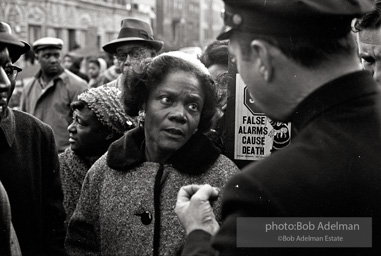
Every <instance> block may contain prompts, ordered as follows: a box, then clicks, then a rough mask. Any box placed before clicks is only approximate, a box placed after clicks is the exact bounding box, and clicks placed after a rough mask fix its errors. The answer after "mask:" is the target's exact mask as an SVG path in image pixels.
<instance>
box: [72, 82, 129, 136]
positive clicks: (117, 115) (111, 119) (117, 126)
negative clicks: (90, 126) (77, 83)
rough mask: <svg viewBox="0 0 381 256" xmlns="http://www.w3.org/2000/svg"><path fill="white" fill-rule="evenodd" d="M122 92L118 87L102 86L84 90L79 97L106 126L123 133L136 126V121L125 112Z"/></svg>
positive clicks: (115, 131)
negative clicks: (121, 98) (121, 96)
mask: <svg viewBox="0 0 381 256" xmlns="http://www.w3.org/2000/svg"><path fill="white" fill-rule="evenodd" d="M120 94H121V91H120V90H119V89H118V88H115V87H104V86H100V87H97V88H91V89H89V90H86V91H84V92H83V93H81V94H80V95H78V99H79V100H82V101H84V102H86V104H87V106H88V107H89V109H91V110H92V111H93V112H94V113H95V115H96V117H97V119H98V120H99V121H100V122H101V123H102V124H103V125H104V126H106V127H108V128H109V129H110V130H111V131H112V132H114V133H117V134H123V133H124V132H125V131H127V130H129V129H131V128H133V127H135V126H136V122H135V121H134V119H132V118H131V117H129V116H127V115H126V114H125V113H124V110H123V107H122V105H121V103H120V100H119V99H120Z"/></svg>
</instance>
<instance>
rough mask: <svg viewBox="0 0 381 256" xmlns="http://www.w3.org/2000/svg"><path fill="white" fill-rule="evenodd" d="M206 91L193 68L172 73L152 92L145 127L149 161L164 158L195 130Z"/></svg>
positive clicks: (146, 110)
mask: <svg viewBox="0 0 381 256" xmlns="http://www.w3.org/2000/svg"><path fill="white" fill-rule="evenodd" d="M204 100H205V95H204V92H203V90H202V88H201V85H200V84H199V81H198V80H197V78H196V76H195V75H193V74H192V73H190V72H185V71H178V72H173V73H169V74H168V75H167V76H166V77H165V79H164V80H163V81H162V82H161V83H160V84H158V85H157V87H156V88H155V89H153V90H152V91H151V92H150V95H149V97H148V100H147V102H146V105H145V112H146V118H145V122H144V130H145V137H146V150H147V151H146V155H147V153H148V156H149V157H148V158H150V159H147V160H148V161H155V162H165V161H166V160H167V159H168V158H169V157H170V156H171V155H172V154H173V153H174V152H175V151H176V150H178V149H180V148H181V147H182V146H183V145H184V144H185V143H187V141H188V140H189V139H190V137H191V136H192V135H193V133H194V132H196V129H197V127H198V124H199V122H200V116H201V111H202V109H203V106H204Z"/></svg>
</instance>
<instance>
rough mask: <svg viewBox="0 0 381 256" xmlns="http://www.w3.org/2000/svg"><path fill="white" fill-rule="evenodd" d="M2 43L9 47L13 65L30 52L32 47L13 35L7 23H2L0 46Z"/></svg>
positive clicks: (0, 26) (0, 23) (0, 25)
mask: <svg viewBox="0 0 381 256" xmlns="http://www.w3.org/2000/svg"><path fill="white" fill-rule="evenodd" d="M1 43H2V44H5V45H6V46H7V48H8V52H9V56H10V58H11V61H12V63H15V62H16V61H17V60H18V59H19V58H20V56H21V55H22V54H25V53H27V52H28V51H29V50H30V45H29V44H28V43H27V42H24V41H22V40H18V39H17V38H16V37H15V36H14V35H12V30H11V27H10V26H9V25H8V24H7V23H5V22H0V44H1Z"/></svg>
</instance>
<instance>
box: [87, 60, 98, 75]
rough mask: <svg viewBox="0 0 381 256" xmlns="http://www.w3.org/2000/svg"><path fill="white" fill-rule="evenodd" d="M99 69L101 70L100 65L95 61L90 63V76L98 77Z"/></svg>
mask: <svg viewBox="0 0 381 256" xmlns="http://www.w3.org/2000/svg"><path fill="white" fill-rule="evenodd" d="M99 71H100V68H99V66H97V65H96V64H95V63H93V62H90V63H89V69H88V74H89V76H90V78H97V77H98V76H99Z"/></svg>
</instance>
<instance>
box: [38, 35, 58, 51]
mask: <svg viewBox="0 0 381 256" xmlns="http://www.w3.org/2000/svg"><path fill="white" fill-rule="evenodd" d="M62 46H63V41H62V39H59V38H55V37H43V38H40V39H38V40H36V41H35V42H34V43H33V45H32V47H33V51H34V52H38V51H39V50H42V49H46V48H56V49H60V50H61V49H62Z"/></svg>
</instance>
